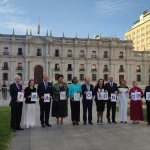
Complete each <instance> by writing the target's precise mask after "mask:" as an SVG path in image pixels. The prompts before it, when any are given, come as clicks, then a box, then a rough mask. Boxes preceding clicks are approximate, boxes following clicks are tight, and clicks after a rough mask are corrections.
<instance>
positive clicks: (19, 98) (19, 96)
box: [17, 92, 24, 102]
mask: <svg viewBox="0 0 150 150" xmlns="http://www.w3.org/2000/svg"><path fill="white" fill-rule="evenodd" d="M23 98H24V93H23V92H18V96H17V99H18V100H19V101H20V102H23Z"/></svg>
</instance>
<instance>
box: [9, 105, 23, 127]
mask: <svg viewBox="0 0 150 150" xmlns="http://www.w3.org/2000/svg"><path fill="white" fill-rule="evenodd" d="M21 117H22V105H19V104H18V105H15V106H11V121H10V128H11V129H15V128H20V123H21Z"/></svg>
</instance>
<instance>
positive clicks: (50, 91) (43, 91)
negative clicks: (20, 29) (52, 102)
mask: <svg viewBox="0 0 150 150" xmlns="http://www.w3.org/2000/svg"><path fill="white" fill-rule="evenodd" d="M37 93H38V96H39V98H40V102H44V99H41V97H42V96H44V94H50V96H53V87H52V83H50V82H48V88H47V89H45V85H44V82H42V83H40V84H39V85H38V88H37Z"/></svg>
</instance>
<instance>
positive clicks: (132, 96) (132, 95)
mask: <svg viewBox="0 0 150 150" xmlns="http://www.w3.org/2000/svg"><path fill="white" fill-rule="evenodd" d="M131 99H132V100H133V101H137V96H136V94H135V93H131Z"/></svg>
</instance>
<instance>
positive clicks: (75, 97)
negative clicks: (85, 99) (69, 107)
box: [74, 93, 80, 101]
mask: <svg viewBox="0 0 150 150" xmlns="http://www.w3.org/2000/svg"><path fill="white" fill-rule="evenodd" d="M74 100H75V101H80V93H74Z"/></svg>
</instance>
